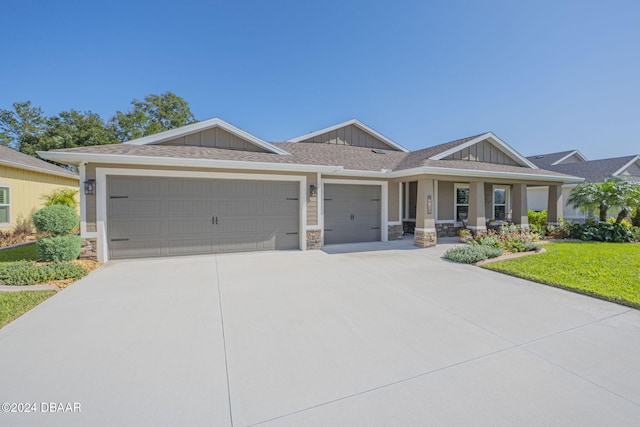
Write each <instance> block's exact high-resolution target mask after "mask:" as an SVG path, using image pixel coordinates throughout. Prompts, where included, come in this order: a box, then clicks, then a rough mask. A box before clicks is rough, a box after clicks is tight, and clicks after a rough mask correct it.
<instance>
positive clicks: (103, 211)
mask: <svg viewBox="0 0 640 427" xmlns="http://www.w3.org/2000/svg"><path fill="white" fill-rule="evenodd" d="M114 175H125V176H149V177H173V178H208V179H242V180H252V181H254V180H255V181H297V182H299V183H300V185H299V187H300V188H299V195H298V199H299V201H300V223H299V225H298V227H299V229H300V232H299V236H298V237H299V239H298V241H299V245H300V250H301V251H304V250H306V249H307V177H306V176H304V175H268V174H242V173H228V172H225V173H222V172H195V171H166V170H153V169H121V168H96V229H97V230H98V231H97V232H96V233H95V234H96V236H95V237H97V239H98V244H97V246H98V261H100V262H107V261H109V246H108V239H107V236H108V233H107V176H114ZM91 237H94V236H91Z"/></svg>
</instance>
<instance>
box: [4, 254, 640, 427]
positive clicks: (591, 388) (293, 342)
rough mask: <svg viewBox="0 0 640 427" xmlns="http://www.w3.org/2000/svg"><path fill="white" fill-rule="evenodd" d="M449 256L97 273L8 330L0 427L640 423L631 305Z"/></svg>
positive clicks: (250, 258)
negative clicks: (11, 408) (16, 409)
mask: <svg viewBox="0 0 640 427" xmlns="http://www.w3.org/2000/svg"><path fill="white" fill-rule="evenodd" d="M444 249H445V246H439V247H438V248H431V249H414V248H412V247H411V246H410V245H409V244H407V243H406V242H394V243H386V244H385V243H378V244H373V245H355V246H354V245H349V246H339V247H338V246H337V247H334V248H330V249H329V250H327V251H326V252H320V251H309V252H271V253H256V254H237V255H218V256H201V257H189V258H178V259H155V260H140V261H123V262H113V263H110V264H107V265H106V266H104V267H103V268H101V269H99V270H98V271H96V272H94V273H92V274H91V275H90V276H89V277H87V278H85V279H83V280H82V281H80V282H78V283H76V284H74V285H73V286H72V287H70V288H68V289H67V290H65V291H62V292H60V293H59V294H58V295H56V296H54V297H53V298H51V299H49V300H48V301H46V302H45V303H43V304H42V305H40V306H38V307H37V308H36V309H34V310H32V311H31V312H29V313H27V314H26V315H24V316H23V317H21V318H19V319H18V320H16V321H15V322H13V323H12V324H10V325H8V326H6V327H5V328H3V329H1V330H0V400H1V401H2V402H15V403H23V404H24V403H30V404H31V403H35V406H36V410H37V412H36V413H1V414H0V425H7V426H9V425H12V426H13V425H39V426H44V425H59V426H72V425H78V426H87V425H91V426H102V425H104V426H114V425H122V426H125V425H132V426H164V425H166V426H175V425H184V426H196V425H202V426H226V425H234V426H248V425H256V424H259V425H265V426H307V425H318V426H339V425H348V426H355V425H368V426H370V425H380V426H386V425H403V426H409V425H420V426H423V425H451V426H460V425H465V426H466V425H473V426H485V425H486V426H516V425H517V426H524V425H549V426H551V425H553V426H605V425H606V426H637V425H640V367H639V366H640V365H639V364H638V360H640V313H639V312H638V311H637V310H633V309H629V308H626V307H623V306H619V305H616V304H610V303H607V302H603V301H599V300H596V299H591V298H588V297H585V296H581V295H577V294H573V293H569V292H565V291H562V290H558V289H554V288H550V287H546V286H542V285H537V284H532V283H529V282H526V281H523V280H518V279H514V278H511V277H508V276H503V275H500V274H497V273H493V272H490V271H485V270H482V269H479V268H476V267H471V266H466V265H458V264H452V263H449V262H446V261H443V260H442V259H441V258H440V256H441V254H442V252H443V251H444ZM43 403H45V404H46V405H44V406H43V405H42V404H43ZM49 403H56V405H54V406H53V408H54V409H56V410H57V411H58V412H54V413H51V412H52V411H51V408H52V406H51V405H50V404H49ZM60 403H62V404H63V408H64V409H66V408H68V407H67V406H66V404H67V403H70V404H71V405H73V404H76V403H77V404H79V406H80V411H81V412H79V413H78V412H77V411H76V412H75V413H74V412H59V409H60V405H59V404H60ZM43 409H44V410H46V411H47V412H44V413H43V412H42V411H43Z"/></svg>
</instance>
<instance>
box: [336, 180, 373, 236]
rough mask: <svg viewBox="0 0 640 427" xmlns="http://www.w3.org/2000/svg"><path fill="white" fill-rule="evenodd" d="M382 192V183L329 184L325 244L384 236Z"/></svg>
mask: <svg viewBox="0 0 640 427" xmlns="http://www.w3.org/2000/svg"><path fill="white" fill-rule="evenodd" d="M380 194H381V187H380V186H379V185H348V184H325V186H324V242H325V244H328V245H329V244H333V243H356V242H375V241H378V240H380V238H381V235H380V222H381V221H380V207H381V201H380Z"/></svg>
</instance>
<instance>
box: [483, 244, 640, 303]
mask: <svg viewBox="0 0 640 427" xmlns="http://www.w3.org/2000/svg"><path fill="white" fill-rule="evenodd" d="M544 247H545V248H546V249H547V252H546V253H544V254H539V255H532V256H526V257H522V258H515V259H509V260H505V261H499V262H495V263H491V264H486V265H484V266H483V268H487V269H490V270H495V271H500V272H502V273H506V274H510V275H513V276H517V277H522V278H524V279H529V280H533V281H536V282H540V283H545V284H549V285H553V286H558V287H561V288H565V289H570V290H574V291H577V292H580V293H584V294H588V295H593V296H597V297H599V298H602V299H606V300H608V301H614V302H619V303H622V304H625V305H629V306H632V307H636V308H640V244H629V243H577V242H576V243H574V242H571V243H568V242H567V243H549V244H546V245H544Z"/></svg>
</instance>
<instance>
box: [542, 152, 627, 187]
mask: <svg viewBox="0 0 640 427" xmlns="http://www.w3.org/2000/svg"><path fill="white" fill-rule="evenodd" d="M635 157H636V156H625V157H615V158H611V159H600V160H589V161H586V162H578V163H567V164H559V165H555V166H550V167H549V169H550V170H554V171H558V172H561V173H564V174H568V175H574V176H579V177H581V178H584V179H585V182H600V181H604V180H605V179H607V178H611V177H612V176H613V174H614V173H616V172H617V171H618V170H620V168H622V167H623V166H624V165H626V164H627V163H629V162H630V161H631V160H633V159H634V158H635Z"/></svg>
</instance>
